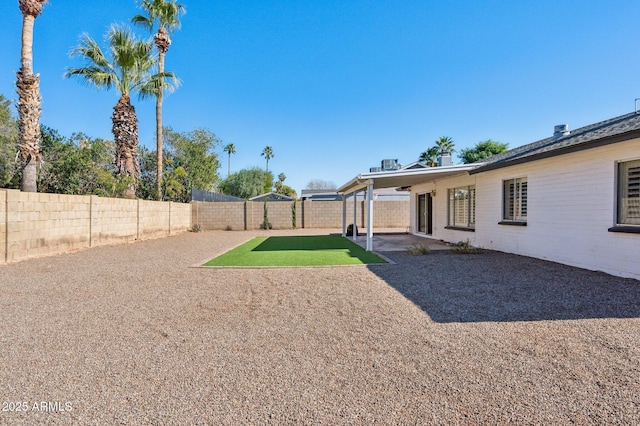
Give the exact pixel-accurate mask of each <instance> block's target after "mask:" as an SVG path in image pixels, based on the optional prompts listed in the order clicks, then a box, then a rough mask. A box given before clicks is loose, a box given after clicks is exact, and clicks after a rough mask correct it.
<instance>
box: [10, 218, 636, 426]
mask: <svg viewBox="0 0 640 426" xmlns="http://www.w3.org/2000/svg"><path fill="white" fill-rule="evenodd" d="M263 232H264V231H263ZM263 232H259V231H256V232H222V231H221V232H202V233H186V234H183V235H179V236H175V237H170V238H165V239H158V240H152V241H143V242H137V243H134V244H128V245H117V246H108V247H98V248H94V249H90V250H84V251H79V252H76V253H71V254H66V255H60V256H53V257H46V258H41V259H34V260H29V261H25V262H21V263H16V264H10V265H4V266H0V324H2V327H1V329H0V399H1V401H0V402H2V407H1V411H0V424H37V423H47V424H163V425H164V424H176V425H178V424H181V425H182V424H203V425H204V424H207V425H208V424H227V425H237V424H331V425H334V424H363V425H364V424H367V425H368V424H479V423H481V424H506V423H518V424H580V425H582V424H640V282H639V281H636V280H630V279H623V278H617V277H612V276H609V275H605V274H602V273H598V272H590V271H585V270H581V269H576V268H571V267H567V266H563V265H559V264H555V263H551V262H545V261H540V260H535V259H531V258H526V257H521V256H515V255H508V254H504V253H497V252H483V253H481V254H479V255H455V254H452V253H449V252H447V251H438V252H432V253H431V254H429V255H426V256H410V255H408V254H406V253H402V252H389V253H385V255H386V256H387V257H389V258H391V259H392V260H394V261H395V262H396V264H388V265H370V266H345V267H320V268H263V269H233V268H228V269H209V268H194V267H192V266H193V265H194V264H199V263H200V264H201V263H203V262H204V261H206V260H209V259H211V258H212V257H214V256H216V255H217V254H220V253H222V252H224V251H226V250H228V249H230V248H232V247H235V246H236V245H238V244H241V243H243V242H245V241H247V240H248V239H250V238H252V237H253V236H255V235H261V234H263ZM318 232H320V233H322V231H317V230H316V231H314V232H313V233H318ZM296 233H298V234H302V233H305V234H309V232H304V231H285V232H280V231H271V233H270V234H269V235H276V234H278V235H281V234H296Z"/></svg>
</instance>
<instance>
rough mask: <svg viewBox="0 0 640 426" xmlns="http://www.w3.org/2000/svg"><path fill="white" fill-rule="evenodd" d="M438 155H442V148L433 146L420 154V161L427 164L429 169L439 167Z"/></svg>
mask: <svg viewBox="0 0 640 426" xmlns="http://www.w3.org/2000/svg"><path fill="white" fill-rule="evenodd" d="M438 154H440V148H438V147H437V146H432V147H431V148H429V149H427V150H426V151H424V152H423V153H421V154H420V157H419V158H418V161H420V162H421V163H425V164H426V165H427V166H429V167H436V166H437V165H438Z"/></svg>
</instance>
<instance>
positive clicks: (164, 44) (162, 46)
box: [153, 26, 171, 200]
mask: <svg viewBox="0 0 640 426" xmlns="http://www.w3.org/2000/svg"><path fill="white" fill-rule="evenodd" d="M153 39H154V42H155V44H156V47H157V48H158V72H159V73H163V72H164V55H165V54H166V53H167V51H168V50H169V46H170V45H171V38H170V37H169V33H168V32H167V30H166V28H165V27H163V26H160V27H159V28H158V32H157V33H156V34H155V35H154V36H153ZM163 92H164V88H163V87H162V86H160V91H159V93H158V95H157V97H156V151H157V159H158V166H157V174H158V199H159V200H162V169H163V164H162V98H163V96H162V95H163Z"/></svg>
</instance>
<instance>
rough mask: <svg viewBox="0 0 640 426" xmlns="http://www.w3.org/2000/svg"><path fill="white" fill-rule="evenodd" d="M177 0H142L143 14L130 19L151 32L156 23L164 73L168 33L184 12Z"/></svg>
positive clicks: (160, 70)
mask: <svg viewBox="0 0 640 426" xmlns="http://www.w3.org/2000/svg"><path fill="white" fill-rule="evenodd" d="M176 1H177V0H142V3H141V7H142V9H143V10H144V11H145V12H146V16H144V15H136V16H134V17H133V18H132V19H131V21H132V22H133V23H134V24H138V25H141V26H143V27H146V28H148V29H149V31H152V32H153V27H154V25H155V24H158V31H157V32H156V34H155V35H154V36H153V40H154V42H155V44H156V47H157V49H158V73H160V74H162V73H164V57H165V54H166V53H167V52H168V51H169V46H170V45H171V38H170V37H169V33H172V32H173V31H175V30H177V29H178V28H180V15H181V14H184V13H185V8H184V6H183V5H181V4H178V3H176ZM163 92H164V91H163V88H162V87H160V90H159V91H158V93H156V146H157V148H156V152H157V158H158V166H157V171H158V182H157V184H158V199H162V167H163V163H162V98H163V94H164V93H163Z"/></svg>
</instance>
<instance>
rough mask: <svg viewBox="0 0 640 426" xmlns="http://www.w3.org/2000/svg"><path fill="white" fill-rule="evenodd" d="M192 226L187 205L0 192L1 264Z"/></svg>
mask: <svg viewBox="0 0 640 426" xmlns="http://www.w3.org/2000/svg"><path fill="white" fill-rule="evenodd" d="M190 227H191V206H190V205H189V204H181V203H168V202H158V201H142V200H123V199H117V198H100V197H97V196H80V195H64V194H41V193H29V192H20V191H18V190H12V189H0V263H6V262H15V261H19V260H24V259H28V258H31V257H37V256H44V255H51V254H59V253H65V252H69V251H73V250H77V249H82V248H88V247H94V246H98V245H103V244H113V243H118V242H129V241H134V240H136V239H146V238H154V237H161V236H166V235H169V234H170V233H174V234H175V233H178V232H184V231H186V230H188V229H189V228H190Z"/></svg>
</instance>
